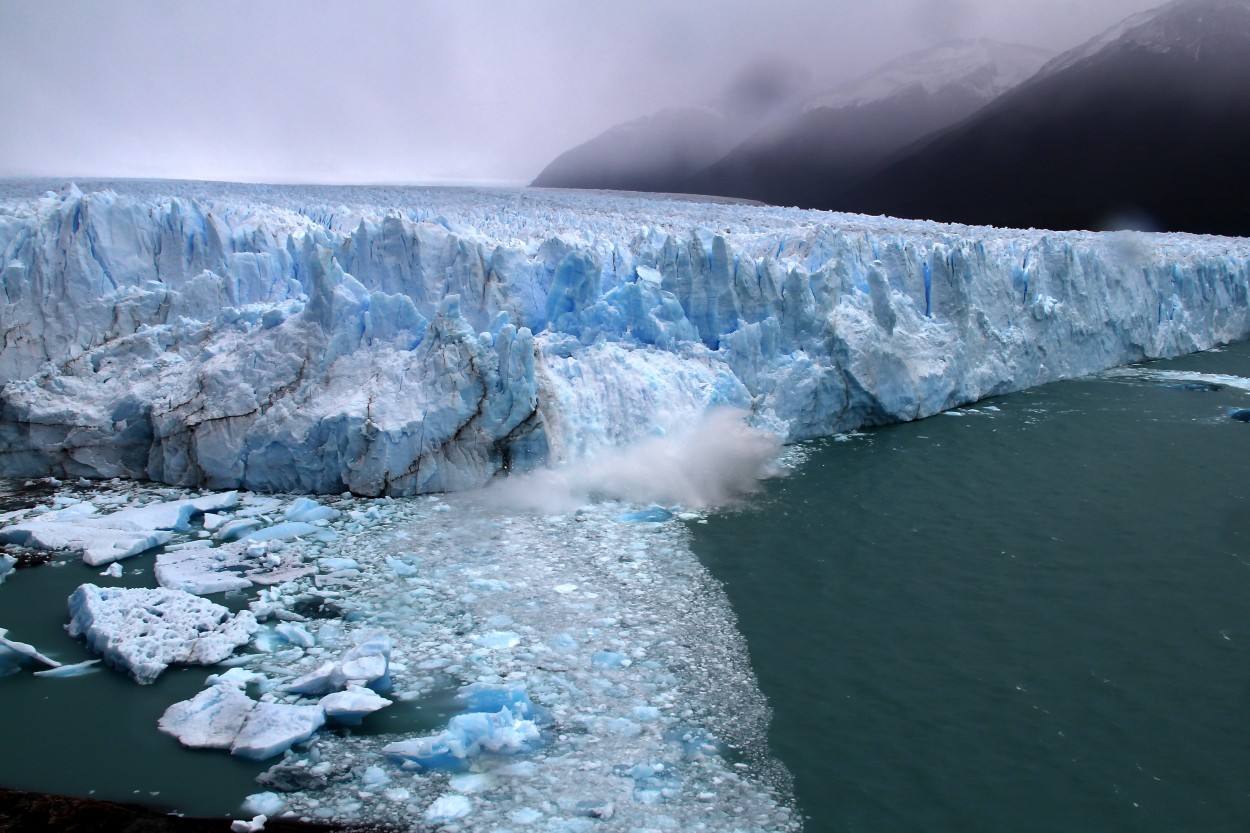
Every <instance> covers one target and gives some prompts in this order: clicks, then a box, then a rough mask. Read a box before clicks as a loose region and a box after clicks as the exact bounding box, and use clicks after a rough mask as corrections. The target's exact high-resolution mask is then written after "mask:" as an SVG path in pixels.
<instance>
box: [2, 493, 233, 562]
mask: <svg viewBox="0 0 1250 833" xmlns="http://www.w3.org/2000/svg"><path fill="white" fill-rule="evenodd" d="M238 502H239V499H238V494H237V493H236V492H225V493H223V494H215V495H206V496H204V497H199V498H187V499H183V500H172V501H165V502H157V503H152V504H149V505H147V506H136V507H131V508H127V509H122V510H119V511H117V512H113V513H111V514H107V515H100V514H98V513H97V509H96V507H95V506H94V505H93V504H91V503H90V502H82V503H75V504H73V505H71V506H68V507H66V508H64V509H59V510H54V511H51V512H47V513H46V514H43V515H39V516H37V517H35V518H32V519H29V520H24V521H20V522H18V523H14V524H9V525H8V526H6V527H3V528H0V543H9V544H18V545H19V546H23V547H31V548H34V549H43V550H81V551H82V560H83V561H84V562H86V563H87V564H90V565H91V566H93V567H96V566H99V565H101V564H109V563H111V562H114V561H120V560H121V559H123V558H129V557H131V556H133V555H138V554H139V553H142V552H147V551H148V550H150V549H153V548H154V547H159V546H161V545H162V544H165V543H168V542H169V541H170V540H171V539H172V538H173V533H174V532H181V531H184V530H186V529H187V527H188V526H189V524H190V521H191V518H192V517H194V516H195V515H202V514H204V513H205V512H209V511H215V510H221V509H226V508H230V507H233V506H237V505H238Z"/></svg>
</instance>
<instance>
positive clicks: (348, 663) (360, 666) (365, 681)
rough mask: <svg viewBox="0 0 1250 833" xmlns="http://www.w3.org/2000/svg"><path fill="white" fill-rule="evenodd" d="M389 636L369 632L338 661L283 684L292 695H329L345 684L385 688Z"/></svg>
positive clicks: (383, 633) (325, 664)
mask: <svg viewBox="0 0 1250 833" xmlns="http://www.w3.org/2000/svg"><path fill="white" fill-rule="evenodd" d="M390 658H391V637H390V636H389V635H388V634H387V633H386V631H385V630H384V629H382V628H378V629H377V630H373V631H370V632H369V633H368V634H366V636H365V638H364V639H363V640H361V641H360V643H359V644H358V645H356V647H354V648H352V649H351V650H349V651H347V652H346V653H344V654H343V656H341V657H340V658H339V661H338V662H334V663H330V662H327V663H324V664H323V665H322V666H321V667H320V668H318V669H317V670H316V671H312V672H310V673H308V674H305V675H304V676H302V677H299V678H298V679H295V680H292V681H291V682H290V683H288V684H287V686H286V690H287V691H289V692H292V693H294V694H311V695H318V694H329V693H331V692H334V691H339V690H340V689H342V688H343V687H344V686H346V685H347V684H348V683H349V682H354V683H356V684H359V685H366V686H368V687H369V688H372V689H374V690H378V691H385V690H386V689H387V688H388V687H389V684H390V683H389V678H388V676H387V672H388V670H389V669H390Z"/></svg>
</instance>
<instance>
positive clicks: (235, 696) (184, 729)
mask: <svg viewBox="0 0 1250 833" xmlns="http://www.w3.org/2000/svg"><path fill="white" fill-rule="evenodd" d="M255 707H256V701H255V700H253V699H252V698H250V697H248V696H247V695H246V694H244V693H243V692H242V691H241V690H239V689H238V688H237V687H235V686H233V685H230V684H228V683H221V684H218V685H215V686H212V687H211V688H206V689H204V690H203V691H201V692H200V693H199V694H197V695H195V696H194V697H192V698H191V699H190V700H183V701H182V702H180V703H174V704H173V705H172V706H170V707H169V708H168V709H166V710H165V713H164V714H163V715H161V719H160V720H159V721H158V722H157V726H158V728H160V730H161V731H162V732H164V733H165V734H167V735H173V736H174V737H176V738H177V739H178V742H179V743H181V744H182V745H183V746H190V747H193V748H196V749H229V748H230V747H231V746H233V745H234V742H235V738H237V737H238V735H239V732H241V731H242V730H243V724H244V723H246V722H247V718H248V715H250V714H251V713H252V710H253V709H254V708H255Z"/></svg>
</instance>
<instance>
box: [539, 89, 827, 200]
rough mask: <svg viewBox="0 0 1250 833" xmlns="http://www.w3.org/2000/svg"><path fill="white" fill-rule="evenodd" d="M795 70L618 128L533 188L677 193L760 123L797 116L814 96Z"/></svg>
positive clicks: (551, 168)
mask: <svg viewBox="0 0 1250 833" xmlns="http://www.w3.org/2000/svg"><path fill="white" fill-rule="evenodd" d="M807 83H808V79H807V74H806V72H805V71H803V70H799V69H797V68H795V67H792V66H788V65H780V64H762V65H758V66H755V67H751V68H750V69H748V70H747V71H746V72H745V73H743V75H742V76H740V77H739V78H738V79H737V80H736V81H735V82H734V83H733V84H732V85H731V86H730V87H729V89H728V90H726V91H725V93H724V94H723V95H722V96H721V97H720V98H719V99H718V100H717V101H714V102H712V103H710V104H707V105H701V106H690V107H673V108H668V109H665V110H661V111H660V112H658V113H655V114H653V115H649V116H643V117H642V118H638V119H634V120H633V121H629V122H626V123H624V124H620V125H617V126H616V127H613V128H610V129H609V130H607V131H605V132H604V133H601V134H600V135H598V136H596V137H594V138H593V139H590V140H589V141H586V142H583V143H582V144H580V145H578V146H577V147H574V148H572V149H571V150H568V151H566V152H565V153H562V154H561V155H560V156H558V157H556V159H555V160H554V161H552V162H551V164H549V165H548V166H547V167H546V168H544V169H543V171H542V172H541V173H540V174H539V175H538V177H537V178H536V179H535V180H534V181H533V182H532V183H530V184H531V185H533V186H535V187H539V188H604V189H611V190H616V191H654V192H668V191H672V190H673V188H674V187H675V186H676V184H677V183H679V182H681V181H682V180H684V179H685V178H686V177H688V176H690V175H691V174H693V173H695V172H696V171H699V170H701V169H703V168H704V167H706V166H707V165H710V164H711V163H712V162H715V161H716V160H717V159H719V158H721V157H722V156H724V155H725V154H726V153H728V152H729V150H730V149H732V148H733V147H734V146H735V145H736V144H738V143H739V142H741V141H742V140H743V139H745V138H746V137H747V136H748V135H750V133H751V132H752V131H753V130H755V129H757V128H758V127H759V125H760V124H761V123H766V122H768V121H770V120H771V119H774V118H777V117H778V116H779V115H780V114H783V113H787V112H790V111H793V110H794V109H795V107H796V106H797V105H798V103H799V102H801V101H802V100H803V96H804V94H805V92H806V88H807Z"/></svg>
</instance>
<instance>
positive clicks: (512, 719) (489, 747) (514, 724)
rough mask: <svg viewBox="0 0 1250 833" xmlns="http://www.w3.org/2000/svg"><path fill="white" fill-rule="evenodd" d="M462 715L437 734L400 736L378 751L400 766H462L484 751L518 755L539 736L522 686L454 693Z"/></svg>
mask: <svg viewBox="0 0 1250 833" xmlns="http://www.w3.org/2000/svg"><path fill="white" fill-rule="evenodd" d="M457 696H458V697H459V698H460V699H461V700H463V701H464V703H465V708H466V709H467V713H466V714H460V715H456V716H455V717H453V718H452V719H451V720H450V721H448V723H447V728H446V729H444V730H443V731H441V732H439V733H438V734H435V735H431V736H429V737H424V738H416V739H414V740H407V741H400V742H398V743H392V744H389V745H388V746H385V747H383V749H382V751H383V752H385V753H386V754H388V755H390V756H391V759H392V760H394V761H395V762H397V763H399V764H401V765H403V766H413V767H419V768H422V769H463V768H464V767H465V766H466V765H467V762H468V759H469V758H472V757H474V756H476V755H479V754H481V753H482V752H483V751H486V752H494V753H497V754H516V753H518V752H522V751H524V750H526V749H529V748H531V747H532V746H533V745H534V743H535V742H536V741H537V740H538V738H539V731H538V723H537V721H536V720H535V717H536V716H537V715H536V711H537V709H536V708H535V706H534V704H533V702H531V701H530V698H529V695H528V694H527V693H526V692H525V690H524V689H521V688H513V687H509V686H498V685H485V684H481V683H475V684H473V685H469V686H465V687H464V688H463V689H461V690H460V692H459V694H458V695H457Z"/></svg>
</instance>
